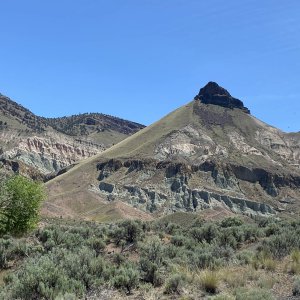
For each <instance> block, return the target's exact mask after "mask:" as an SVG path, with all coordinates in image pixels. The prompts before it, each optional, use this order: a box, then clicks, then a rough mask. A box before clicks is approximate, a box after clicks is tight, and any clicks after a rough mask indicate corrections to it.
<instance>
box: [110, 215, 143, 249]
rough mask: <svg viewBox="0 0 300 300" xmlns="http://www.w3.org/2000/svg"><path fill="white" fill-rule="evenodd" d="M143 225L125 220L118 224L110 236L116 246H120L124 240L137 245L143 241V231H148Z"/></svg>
mask: <svg viewBox="0 0 300 300" xmlns="http://www.w3.org/2000/svg"><path fill="white" fill-rule="evenodd" d="M142 224H143V223H141V222H138V221H133V220H125V221H123V222H121V223H119V224H117V226H115V228H113V229H112V230H111V232H110V234H109V235H110V237H112V239H113V240H114V242H115V244H116V245H120V243H121V241H122V240H123V241H125V242H126V243H136V242H138V241H139V240H141V238H142V232H143V229H144V230H147V229H148V228H147V226H143V225H142Z"/></svg>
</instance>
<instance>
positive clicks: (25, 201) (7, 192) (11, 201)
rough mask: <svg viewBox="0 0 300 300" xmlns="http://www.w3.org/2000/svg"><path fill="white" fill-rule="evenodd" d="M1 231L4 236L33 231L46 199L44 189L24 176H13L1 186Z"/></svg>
mask: <svg viewBox="0 0 300 300" xmlns="http://www.w3.org/2000/svg"><path fill="white" fill-rule="evenodd" d="M0 189H1V190H0V194H2V193H4V196H3V195H2V196H1V201H0V230H1V232H0V233H2V234H5V233H7V232H11V233H14V234H21V233H24V232H27V231H28V230H31V229H33V228H34V227H35V226H36V224H37V222H38V216H39V208H40V205H41V202H42V201H43V200H44V198H45V193H44V191H43V187H42V185H41V184H40V183H36V182H34V181H32V180H30V179H27V178H25V177H22V176H19V175H17V176H13V177H11V178H9V179H8V180H6V182H5V185H3V184H2V185H1V186H0Z"/></svg>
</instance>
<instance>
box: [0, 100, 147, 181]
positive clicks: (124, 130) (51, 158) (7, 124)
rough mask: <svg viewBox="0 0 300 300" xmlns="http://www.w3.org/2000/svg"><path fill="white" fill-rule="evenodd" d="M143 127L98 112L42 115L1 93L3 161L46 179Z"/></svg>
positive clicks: (15, 169) (7, 166)
mask: <svg viewBox="0 0 300 300" xmlns="http://www.w3.org/2000/svg"><path fill="white" fill-rule="evenodd" d="M143 127H144V126H143V125H140V124H137V123H134V122H130V121H126V120H122V119H119V118H116V117H113V116H107V115H103V114H98V113H93V114H81V115H75V116H70V117H62V118H54V119H49V118H43V117H39V116H36V115H34V114H33V113H32V112H31V111H29V110H28V109H26V108H24V107H23V106H21V105H19V104H17V103H16V102H14V101H12V100H11V99H9V98H8V97H5V96H3V95H1V94H0V162H1V163H2V165H4V167H5V168H7V169H12V170H13V171H15V172H20V173H21V174H25V175H29V176H31V177H32V178H36V179H42V180H46V179H47V178H49V177H51V176H55V174H56V173H57V172H59V171H60V170H61V169H63V168H65V167H67V166H70V165H72V164H74V163H75V162H77V161H79V160H81V159H84V158H87V157H90V156H93V155H95V154H97V153H101V152H103V151H104V150H105V149H107V148H109V147H110V146H112V145H113V144H115V143H118V142H119V141H121V140H123V139H124V138H126V137H128V136H129V135H131V134H133V133H135V132H136V131H138V130H140V129H141V128H143Z"/></svg>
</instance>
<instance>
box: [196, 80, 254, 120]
mask: <svg viewBox="0 0 300 300" xmlns="http://www.w3.org/2000/svg"><path fill="white" fill-rule="evenodd" d="M195 100H200V101H201V102H202V103H204V104H213V105H219V106H222V107H226V108H231V109H233V108H238V109H241V110H242V111H244V112H245V113H247V114H250V110H249V109H248V108H247V107H245V106H244V104H243V102H242V101H241V100H239V99H236V98H233V97H232V96H231V95H230V94H229V92H228V91H227V90H225V89H224V88H222V87H220V86H219V85H218V84H217V83H215V82H212V81H210V82H209V83H208V84H207V85H206V86H205V87H203V88H201V89H200V92H199V94H198V95H197V96H196V97H195Z"/></svg>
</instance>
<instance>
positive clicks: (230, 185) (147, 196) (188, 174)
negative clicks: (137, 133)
mask: <svg viewBox="0 0 300 300" xmlns="http://www.w3.org/2000/svg"><path fill="white" fill-rule="evenodd" d="M97 169H98V171H99V176H98V180H99V190H100V192H101V193H103V194H104V195H106V197H107V200H108V201H114V200H116V199H121V200H122V201H126V202H128V203H129V204H131V205H133V206H134V207H137V208H139V209H142V210H145V211H149V212H158V213H170V212H174V211H198V210H202V209H204V208H213V207H215V206H225V207H226V208H227V209H230V210H231V211H233V212H236V213H243V214H247V215H269V214H275V213H276V209H275V208H274V207H273V205H274V203H275V202H277V201H276V200H277V199H279V198H280V197H282V196H283V195H282V193H281V190H282V189H284V188H285V187H289V188H292V189H295V190H296V189H297V188H298V187H299V186H300V177H299V176H292V175H287V176H286V177H282V176H280V175H278V174H272V173H268V172H266V171H265V170H262V169H257V168H254V169H248V168H244V167H241V166H235V165H230V164H228V165H223V166H221V165H218V164H216V163H215V162H213V161H207V162H204V163H202V164H199V165H188V164H184V163H172V162H170V161H163V162H160V161H156V160H143V161H141V160H114V159H111V160H108V161H104V162H101V163H98V165H97ZM125 176H126V177H125ZM243 186H244V187H243ZM254 186H256V187H255V190H256V191H259V193H260V195H261V197H262V198H264V199H266V198H269V200H270V201H269V204H266V203H260V202H258V201H257V196H258V194H257V193H256V194H255V195H253V194H252V195H251V194H248V190H249V189H251V188H254ZM275 199H276V200H275ZM275 207H277V208H278V203H277V204H276V205H275ZM279 209H280V208H279ZM282 209H283V208H282Z"/></svg>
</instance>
